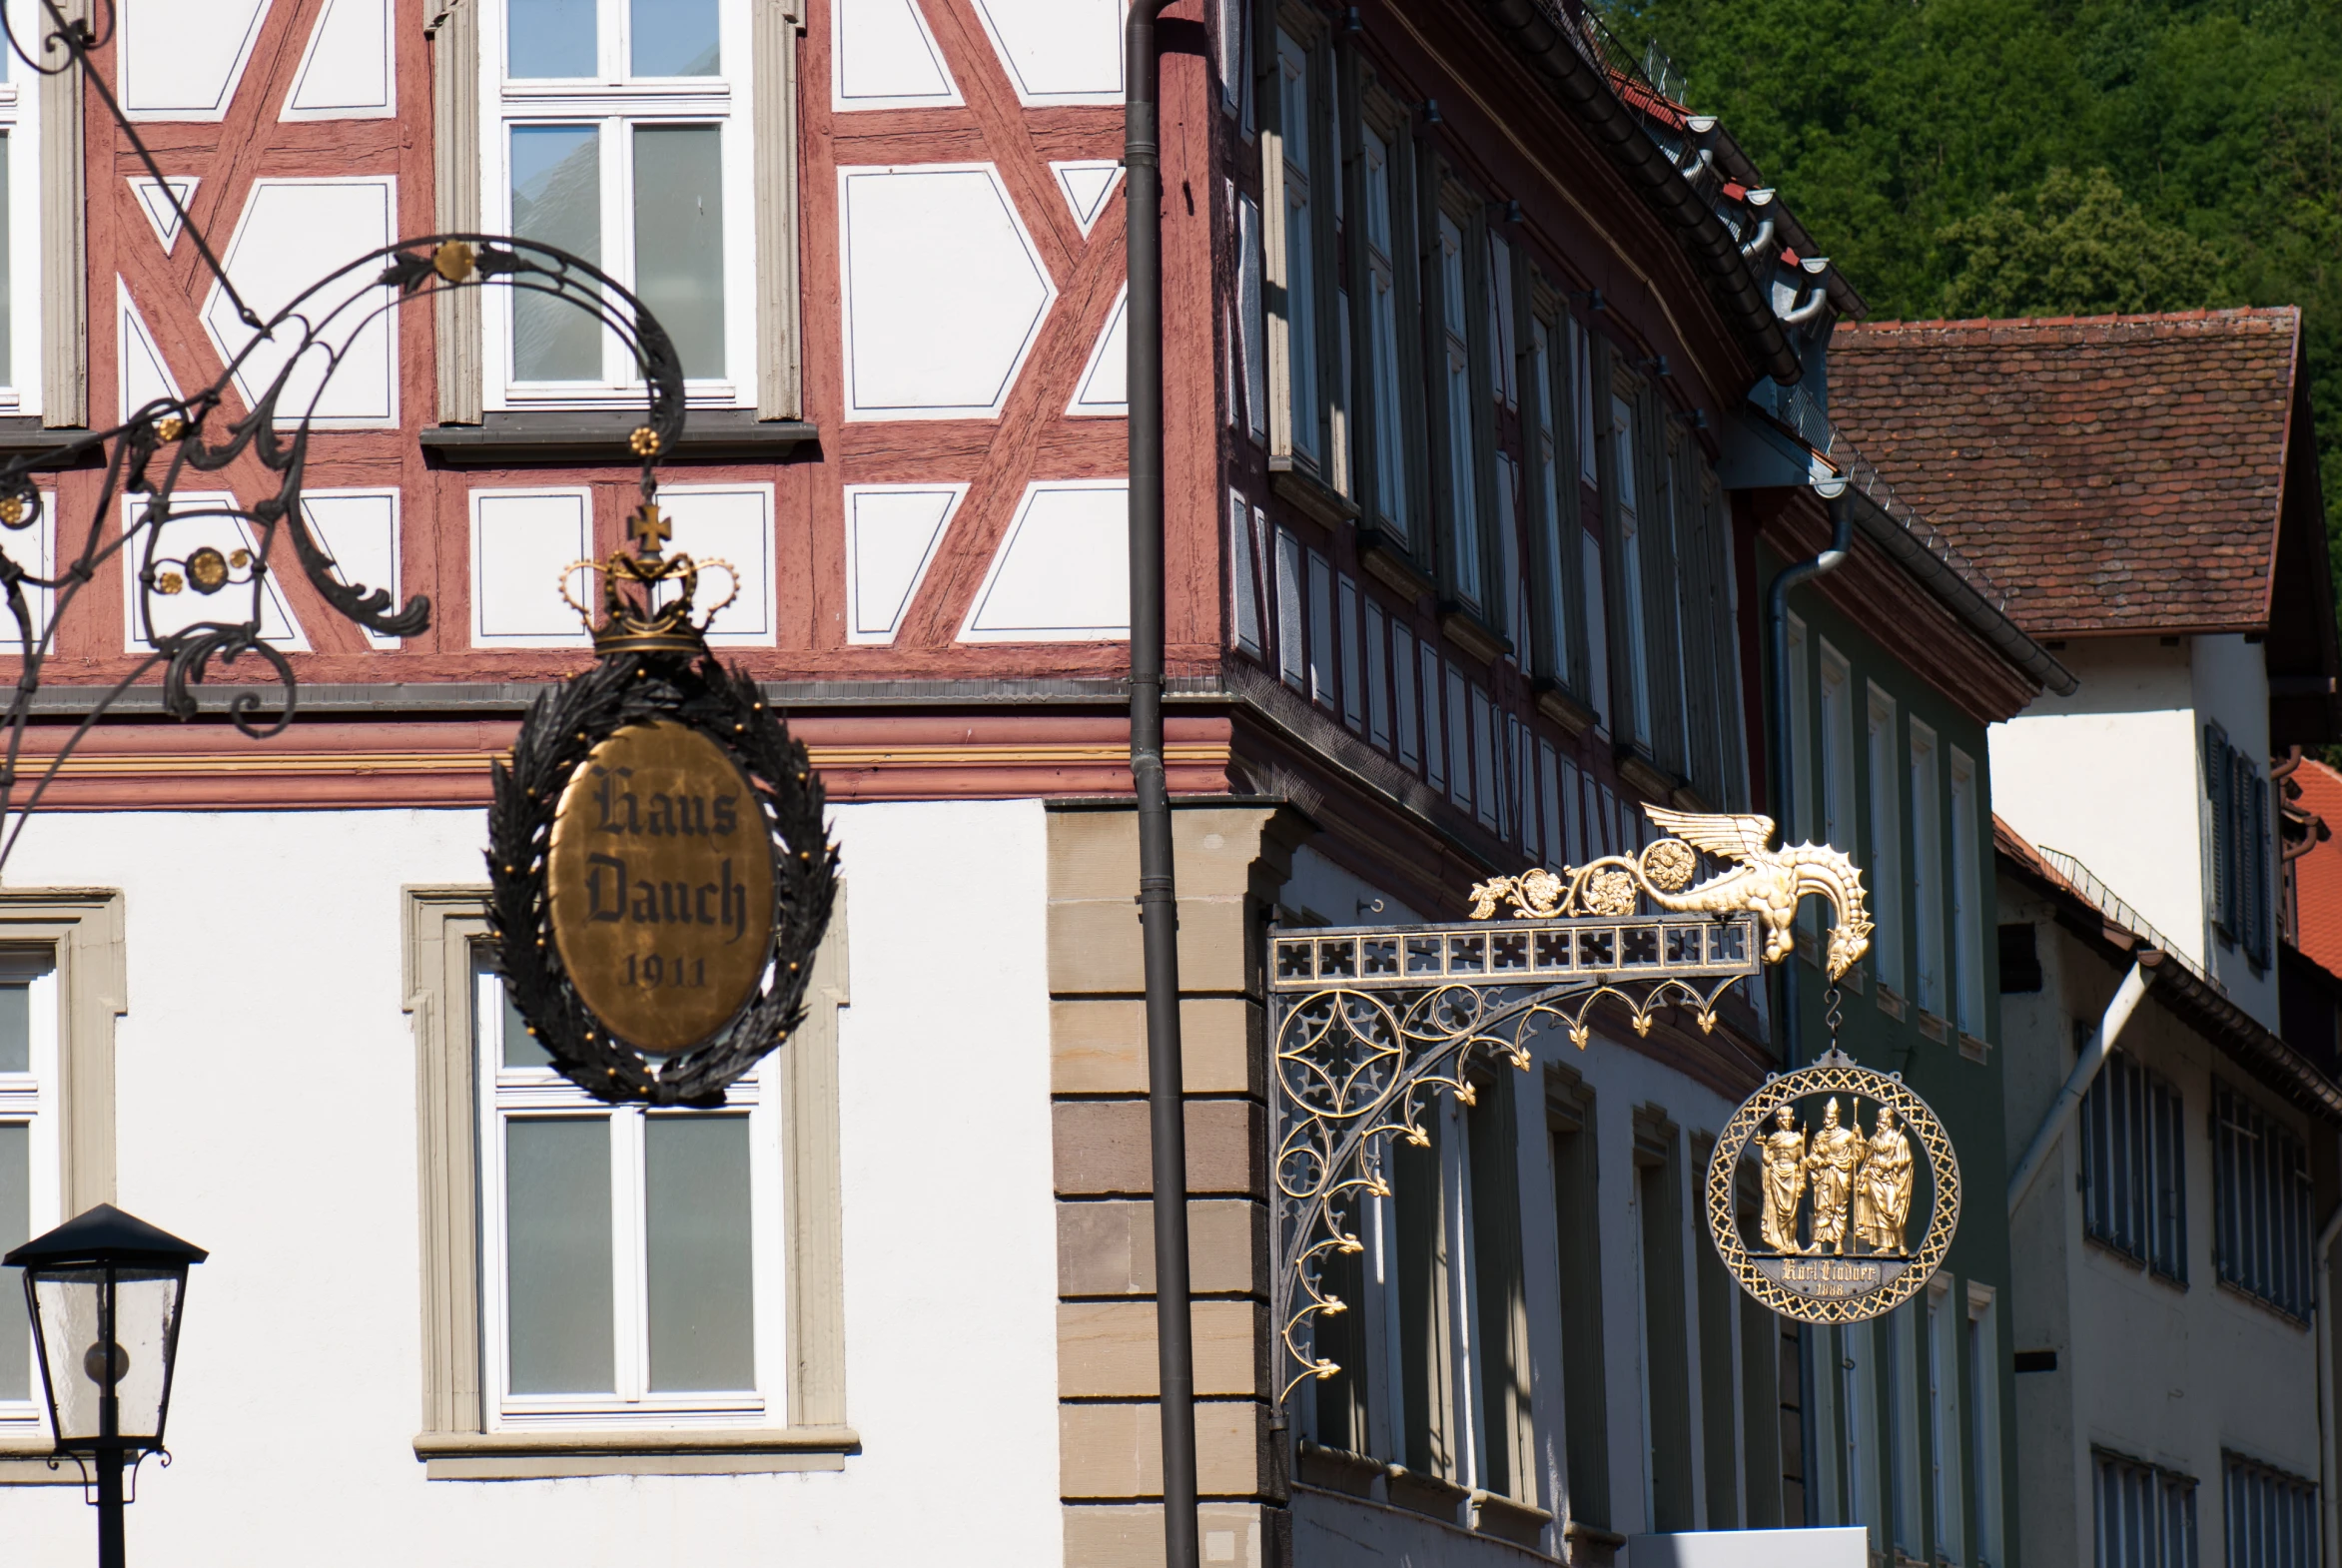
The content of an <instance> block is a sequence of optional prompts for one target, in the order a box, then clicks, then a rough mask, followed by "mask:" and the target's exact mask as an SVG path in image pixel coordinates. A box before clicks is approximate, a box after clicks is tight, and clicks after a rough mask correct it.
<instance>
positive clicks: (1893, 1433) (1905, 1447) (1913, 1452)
mask: <svg viewBox="0 0 2342 1568" xmlns="http://www.w3.org/2000/svg"><path fill="white" fill-rule="evenodd" d="M1919 1315H1920V1307H1919V1303H1918V1302H1917V1301H1906V1302H1904V1303H1903V1305H1901V1306H1899V1307H1897V1308H1896V1309H1895V1310H1894V1311H1892V1312H1889V1313H1888V1314H1887V1315H1886V1316H1885V1317H1882V1318H1879V1319H1878V1320H1876V1321H1875V1322H1874V1323H1873V1324H1872V1332H1873V1334H1874V1335H1875V1336H1876V1337H1877V1339H1878V1348H1879V1358H1880V1360H1881V1362H1882V1363H1883V1370H1884V1372H1885V1373H1886V1379H1885V1380H1886V1385H1887V1388H1886V1392H1887V1417H1886V1422H1885V1424H1884V1426H1883V1427H1882V1432H1883V1435H1884V1436H1885V1439H1886V1442H1885V1447H1886V1460H1887V1491H1888V1510H1887V1513H1888V1519H1889V1521H1890V1525H1891V1530H1892V1539H1893V1540H1894V1543H1895V1547H1896V1549H1897V1551H1899V1552H1901V1553H1902V1554H1903V1555H1904V1556H1905V1557H1920V1558H1924V1557H1925V1556H1926V1555H1927V1553H1926V1550H1925V1546H1926V1543H1925V1542H1923V1541H1922V1540H1921V1538H1920V1400H1919V1346H1918V1345H1917V1344H1916V1343H1914V1341H1913V1336H1914V1333H1915V1331H1916V1330H1917V1327H1918V1324H1919Z"/></svg>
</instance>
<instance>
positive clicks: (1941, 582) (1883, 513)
mask: <svg viewBox="0 0 2342 1568" xmlns="http://www.w3.org/2000/svg"><path fill="white" fill-rule="evenodd" d="M1852 498H1853V500H1854V514H1855V523H1856V525H1857V526H1858V527H1860V528H1861V529H1862V530H1863V533H1864V534H1865V535H1866V536H1867V537H1868V538H1870V540H1871V541H1872V542H1873V543H1875V544H1877V545H1878V546H1879V547H1880V548H1881V549H1883V550H1885V551H1886V552H1887V553H1888V554H1889V555H1891V556H1893V557H1894V558H1895V560H1896V563H1897V564H1899V565H1900V566H1902V567H1903V569H1904V570H1906V571H1908V572H1910V573H1911V574H1912V575H1913V576H1914V577H1916V578H1918V579H1919V581H1920V584H1921V585H1922V586H1923V587H1925V588H1926V589H1927V590H1928V591H1929V592H1930V593H1933V594H1934V595H1935V596H1936V598H1937V599H1938V600H1940V601H1941V602H1942V603H1943V605H1944V607H1945V608H1947V609H1949V610H1951V611H1952V614H1953V615H1954V616H1956V617H1958V619H1959V621H1960V623H1961V624H1962V625H1964V626H1966V627H1967V628H1968V629H1969V630H1970V631H1973V632H1974V633H1975V634H1976V635H1977V636H1979V637H1982V638H1983V639H1984V640H1985V641H1986V642H1989V643H1990V644H1991V645H1992V647H1993V649H1994V651H1996V652H1997V653H1998V654H1999V655H2000V657H2001V658H2003V659H2005V660H2006V661H2007V662H2008V663H2009V664H2011V665H2013V666H2014V667H2015V668H2017V669H2020V670H2022V671H2024V672H2025V673H2026V674H2027V675H2029V676H2031V677H2032V678H2033V679H2035V680H2037V681H2039V682H2040V683H2041V684H2042V685H2043V686H2045V687H2047V688H2048V689H2049V690H2051V691H2053V692H2055V693H2056V694H2057V695H2058V696H2060V697H2063V696H2068V695H2070V694H2071V693H2072V692H2073V690H2074V689H2075V688H2076V687H2077V686H2079V685H2080V684H2081V683H2080V682H2079V681H2077V680H2075V679H2074V676H2073V672H2072V671H2071V670H2069V669H2067V668H2066V667H2065V666H2064V665H2062V664H2060V663H2058V662H2057V658H2056V655H2054V654H2052V653H2051V652H2049V650H2048V649H2046V648H2044V647H2042V646H2041V645H2040V644H2039V643H2037V642H2035V641H2033V639H2032V638H2030V637H2028V636H2026V635H2025V634H2024V633H2023V632H2022V631H2020V630H2018V629H2017V626H2016V624H2015V622H2013V621H2011V620H2010V619H2009V618H2008V617H2007V616H2005V615H2003V614H2001V613H2000V610H1999V607H1998V606H1996V605H1995V604H1993V603H1992V602H1991V601H1990V600H1989V599H1986V598H1985V597H1984V596H1983V595H1982V594H1981V593H1978V592H1977V591H1976V590H1975V587H1974V585H1973V584H1971V583H1970V582H1968V580H1967V579H1966V578H1965V577H1963V576H1961V575H1960V574H1959V573H1958V572H1956V571H1954V570H1952V567H1950V566H1949V565H1947V564H1945V562H1944V561H1943V560H1942V559H1941V558H1940V557H1939V556H1938V555H1937V554H1936V552H1935V551H1933V550H1931V549H1929V548H1928V547H1927V546H1926V545H1925V544H1922V543H1921V542H1920V541H1919V540H1918V539H1915V538H1913V537H1912V536H1911V532H1910V530H1908V529H1906V528H1905V527H1904V526H1903V524H1901V523H1899V522H1897V521H1896V520H1895V518H1894V517H1893V516H1891V515H1889V514H1888V512H1887V510H1886V509H1885V508H1884V507H1882V506H1881V505H1879V503H1878V502H1877V501H1874V500H1872V499H1871V497H1870V496H1868V495H1866V494H1864V493H1863V491H1862V489H1861V487H1860V486H1856V487H1855V488H1854V490H1853V496H1852Z"/></svg>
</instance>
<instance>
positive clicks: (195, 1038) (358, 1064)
mask: <svg viewBox="0 0 2342 1568" xmlns="http://www.w3.org/2000/svg"><path fill="white" fill-rule="evenodd" d="M834 815H835V823H836V828H835V831H836V835H837V838H838V840H839V842H840V844H841V846H842V850H843V867H844V873H845V878H846V887H847V889H848V900H847V905H846V908H847V911H848V919H849V922H850V929H849V933H848V936H849V952H850V963H851V1006H850V1007H849V1008H848V1009H847V1010H846V1011H845V1013H844V1015H843V1017H842V1019H841V1028H840V1120H841V1132H842V1141H843V1152H842V1168H843V1192H844V1198H843V1222H844V1260H845V1300H846V1376H845V1385H846V1401H847V1412H848V1419H849V1421H850V1422H851V1424H852V1425H853V1426H854V1427H855V1429H856V1430H857V1431H858V1432H859V1434H860V1436H861V1444H862V1446H861V1448H860V1450H859V1451H857V1452H853V1453H850V1454H848V1455H847V1456H846V1457H845V1459H844V1467H843V1468H842V1469H840V1470H835V1471H826V1472H815V1473H797V1474H755V1475H729V1476H681V1475H644V1476H598V1477H591V1478H576V1479H560V1480H509V1481H448V1480H426V1479H425V1467H424V1465H423V1464H422V1463H420V1462H418V1460H417V1459H416V1458H415V1455H414V1452H413V1449H412V1447H411V1446H410V1445H411V1442H412V1439H413V1437H414V1435H415V1432H416V1430H417V1425H418V1416H419V1411H420V1398H421V1392H420V1390H421V1373H420V1356H421V1353H422V1351H421V1338H422V1336H421V1316H422V1307H421V1301H420V1300H419V1296H418V1290H417V1285H416V1281H417V1277H418V1266H419V1259H418V1230H419V1220H418V1204H419V1202H420V1193H419V1182H418V1164H417V1159H418V1157H417V1139H416V1081H417V1075H416V1062H415V1050H416V1048H415V1038H414V1034H413V1031H412V1028H411V1025H410V1020H409V1019H408V1017H407V1015H406V1014H405V1013H404V1012H403V1011H402V1008H401V1000H402V998H401V980H400V944H401V931H400V912H401V899H402V896H403V895H402V892H401V890H402V889H403V888H405V887H407V886H410V885H417V884H440V885H445V884H477V883H480V882H482V880H483V877H482V869H481V865H480V846H481V845H482V843H483V842H484V836H485V826H484V815H483V814H482V813H480V812H476V811H368V812H357V811H337V812H310V813H285V814H267V813H109V814H102V815H101V814H69V813H52V814H48V815H44V816H42V817H40V818H38V819H36V820H35V822H34V823H33V825H32V827H31V828H30V830H29V831H28V832H27V833H26V836H25V838H24V841H23V843H22V844H21V846H20V847H19V849H18V851H17V854H16V857H15V858H14V860H12V861H11V863H10V865H9V868H8V882H9V886H10V887H11V888H14V889H28V888H39V887H68V886H70V887H75V888H92V887H103V888H111V889H119V890H121V891H122V893H123V894H124V896H125V901H126V906H127V927H128V934H127V973H128V981H129V1009H128V1012H127V1014H126V1016H124V1017H123V1018H122V1019H121V1021H120V1026H119V1032H118V1036H117V1041H118V1063H119V1065H118V1077H119V1089H118V1095H117V1106H116V1114H115V1125H116V1138H117V1145H118V1150H119V1159H118V1169H119V1181H118V1200H119V1201H120V1203H121V1204H122V1206H124V1207H126V1208H128V1209H130V1210H132V1211H133V1212H136V1213H138V1214H139V1215H141V1216H142V1217H144V1218H147V1219H150V1220H152V1221H154V1222H155V1223H157V1224H160V1225H162V1226H163V1227H165V1228H166V1229H169V1230H172V1231H174V1232H176V1233H179V1234H181V1235H184V1236H187V1237H188V1238H189V1239H191V1240H194V1241H196V1242H198V1243H199V1244H201V1245H204V1246H208V1247H209V1248H211V1249H212V1257H211V1260H210V1261H209V1262H207V1263H205V1264H203V1265H202V1266H201V1267H199V1268H198V1269H197V1270H196V1271H195V1274H194V1277H193V1280H192V1282H191V1285H190V1288H189V1297H188V1307H187V1316H186V1331H185V1337H184V1339H183V1341H182V1345H181V1375H180V1378H179V1382H178V1387H177V1391H176V1394H175V1397H174V1402H173V1410H172V1419H171V1431H170V1435H171V1448H172V1451H173V1456H174V1461H175V1462H174V1464H173V1466H172V1467H171V1468H170V1469H168V1470H166V1469H163V1468H162V1467H161V1466H159V1465H156V1464H153V1463H150V1464H148V1465H147V1466H146V1467H145V1469H144V1471H143V1473H142V1475H141V1477H140V1484H139V1488H138V1490H139V1497H138V1501H137V1503H136V1504H135V1506H133V1507H132V1509H131V1510H130V1514H129V1530H130V1537H131V1541H130V1544H131V1551H132V1553H133V1554H134V1556H136V1557H138V1558H140V1559H142V1560H148V1561H169V1562H172V1563H177V1564H184V1565H189V1568H200V1565H207V1564H217V1565H221V1568H226V1565H231V1564H233V1565H236V1568H268V1565H274V1564H283V1565H286V1568H292V1565H295V1564H303V1565H306V1564H310V1563H315V1562H319V1561H321V1560H330V1561H332V1562H334V1563H335V1564H337V1565H349V1568H373V1565H381V1568H391V1565H398V1568H406V1565H411V1564H414V1563H419V1562H430V1563H440V1564H447V1565H451V1568H452V1565H463V1564H477V1565H482V1568H486V1565H491V1564H493V1565H507V1564H512V1563H529V1562H535V1563H545V1562H560V1563H568V1564H576V1565H579V1568H587V1565H610V1568H617V1565H621V1564H623V1565H627V1568H646V1565H676V1568H681V1565H685V1564H689V1565H693V1568H715V1565H722V1564H735V1563H736V1564H742V1565H746V1564H752V1563H753V1564H769V1563H773V1562H786V1561H798V1562H820V1563H823V1564H857V1563H866V1564H871V1565H878V1564H890V1565H892V1564H902V1563H909V1562H917V1561H922V1560H926V1559H927V1557H928V1556H929V1554H930V1553H932V1552H933V1550H934V1548H935V1545H936V1543H937V1541H938V1540H939V1526H940V1525H942V1523H943V1522H944V1521H949V1522H950V1527H949V1531H948V1536H949V1538H950V1539H951V1540H952V1541H953V1542H954V1543H955V1544H954V1545H953V1547H952V1551H953V1553H954V1555H955V1557H956V1559H957V1560H959V1561H964V1562H988V1563H1004V1564H1005V1563H1050V1562H1059V1561H1062V1560H1063V1557H1064V1548H1063V1527H1062V1525H1061V1522H1060V1521H1061V1509H1060V1506H1059V1497H1058V1493H1059V1485H1058V1425H1057V1397H1056V1389H1057V1330H1056V1321H1055V1317H1056V1251H1055V1248H1056V1232H1055V1221H1054V1216H1053V1205H1052V1194H1051V1168H1050V1148H1051V1144H1050V1139H1051V1128H1050V1083H1049V1040H1050V1034H1049V1017H1048V987H1047V979H1046V947H1045V939H1044V922H1045V909H1046V900H1047V890H1046V878H1047V865H1048V855H1047V846H1046V837H1045V829H1044V817H1043V811H1042V807H1041V805H1040V803H1039V802H1037V801H1008V802H998V803H947V804H905V805H867V806H848V807H844V808H841V809H839V810H837V811H836V812H835V814H834ZM784 1049H785V1048H784ZM42 1217H43V1216H36V1218H35V1227H36V1229H37V1228H41V1227H42ZM48 1222H54V1217H53V1216H51V1217H50V1218H49V1221H48ZM94 1530H95V1520H94V1515H93V1512H92V1510H90V1509H89V1508H87V1507H85V1506H84V1505H83V1502H82V1498H81V1493H80V1491H79V1489H78V1488H77V1487H70V1486H9V1487H0V1542H4V1543H5V1545H4V1546H0V1558H5V1560H7V1561H9V1562H11V1563H25V1564H33V1563H66V1562H79V1561H83V1560H86V1559H87V1558H88V1557H89V1555H90V1554H91V1553H92V1551H93V1550H94V1534H93V1532H94Z"/></svg>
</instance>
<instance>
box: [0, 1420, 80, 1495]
mask: <svg viewBox="0 0 2342 1568" xmlns="http://www.w3.org/2000/svg"><path fill="white" fill-rule="evenodd" d="M12 1424H13V1423H12ZM55 1452H56V1445H55V1444H53V1443H51V1442H50V1441H49V1433H48V1429H47V1427H46V1426H45V1425H44V1426H43V1428H42V1429H41V1432H40V1435H39V1436H37V1437H18V1436H15V1435H13V1434H11V1435H9V1436H4V1437H0V1486H79V1485H81V1484H82V1475H81V1466H80V1465H78V1464H75V1463H74V1462H73V1461H72V1460H71V1459H59V1460H58V1461H57V1468H55V1469H54V1470H52V1469H50V1468H49V1457H50V1455H52V1454H53V1453H55Z"/></svg>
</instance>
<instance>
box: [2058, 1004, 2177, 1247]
mask: <svg viewBox="0 0 2342 1568" xmlns="http://www.w3.org/2000/svg"><path fill="white" fill-rule="evenodd" d="M2186 1144H2187V1113H2186V1106H2185V1104H2184V1102H2183V1101H2182V1100H2181V1098H2180V1094H2179V1089H2178V1086H2177V1085H2175V1084H2172V1083H2170V1082H2169V1081H2168V1080H2166V1079H2164V1078H2162V1077H2160V1076H2158V1075H2157V1074H2154V1073H2150V1072H2148V1071H2147V1070H2146V1069H2145V1068H2143V1067H2140V1066H2139V1065H2138V1064H2137V1063H2136V1062H2133V1061H2132V1060H2131V1059H2130V1057H2129V1056H2128V1055H2126V1054H2124V1053H2123V1052H2120V1051H2116V1052H2113V1053H2111V1054H2110V1055H2109V1056H2108V1057H2107V1058H2106V1064H2105V1066H2104V1067H2102V1068H2100V1069H2099V1070H2098V1077H2097V1081H2096V1082H2095V1083H2093V1084H2091V1085H2090V1092H2089V1094H2088V1095H2086V1096H2085V1097H2083V1099H2082V1103H2081V1179H2082V1228H2083V1230H2084V1231H2085V1232H2087V1234H2088V1235H2089V1236H2090V1238H2091V1239H2092V1240H2096V1241H2102V1242H2104V1243H2105V1244H2106V1245H2107V1246H2110V1247H2112V1248H2114V1249H2115V1250H2116V1251H2118V1252H2121V1253H2123V1254H2124V1255H2125V1256H2128V1257H2132V1258H2136V1259H2137V1260H2138V1261H2140V1262H2142V1263H2144V1264H2146V1265H2147V1266H2148V1267H2150V1268H2152V1269H2153V1270H2154V1271H2155V1272H2156V1273H2159V1274H2162V1275H2163V1276H2164V1277H2166V1278H2169V1279H2174V1280H2177V1281H2178V1282H2180V1283H2182V1284H2185V1283H2186V1282H2187V1160H2186V1155H2185V1149H2186Z"/></svg>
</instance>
